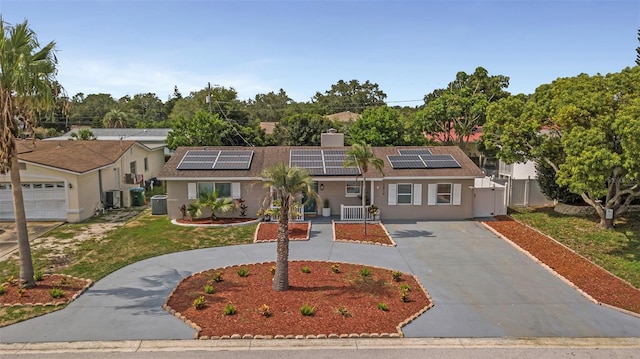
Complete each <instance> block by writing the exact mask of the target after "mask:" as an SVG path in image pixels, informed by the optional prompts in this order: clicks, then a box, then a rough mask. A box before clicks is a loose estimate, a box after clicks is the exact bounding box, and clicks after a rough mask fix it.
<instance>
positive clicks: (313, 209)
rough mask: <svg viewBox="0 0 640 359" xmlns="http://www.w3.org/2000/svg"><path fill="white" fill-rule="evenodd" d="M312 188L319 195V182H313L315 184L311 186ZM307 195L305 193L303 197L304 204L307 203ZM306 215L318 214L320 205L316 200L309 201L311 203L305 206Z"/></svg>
mask: <svg viewBox="0 0 640 359" xmlns="http://www.w3.org/2000/svg"><path fill="white" fill-rule="evenodd" d="M311 188H312V189H313V191H314V192H315V193H318V182H317V181H313V183H312V184H311ZM307 199H308V197H307V194H306V193H303V195H302V203H306V202H307ZM304 213H305V214H307V213H308V214H317V213H318V204H317V203H316V200H315V199H313V198H312V199H311V201H309V203H307V204H305V206H304Z"/></svg>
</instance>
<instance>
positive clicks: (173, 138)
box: [167, 110, 228, 150]
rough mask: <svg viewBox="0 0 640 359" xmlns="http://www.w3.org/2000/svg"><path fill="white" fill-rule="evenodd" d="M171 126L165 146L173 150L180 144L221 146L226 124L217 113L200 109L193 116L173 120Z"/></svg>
mask: <svg viewBox="0 0 640 359" xmlns="http://www.w3.org/2000/svg"><path fill="white" fill-rule="evenodd" d="M171 128H172V131H171V132H169V135H168V136H167V147H168V148H170V149H172V150H175V149H176V148H178V147H180V146H222V145H223V144H224V141H223V138H224V137H223V136H224V135H225V134H226V133H227V130H228V124H227V123H226V122H225V121H224V120H221V119H220V116H218V115H217V114H216V115H212V114H210V113H209V112H207V111H206V110H200V111H198V112H197V113H196V114H195V116H193V118H189V119H187V118H182V119H178V120H176V121H173V123H172V126H171Z"/></svg>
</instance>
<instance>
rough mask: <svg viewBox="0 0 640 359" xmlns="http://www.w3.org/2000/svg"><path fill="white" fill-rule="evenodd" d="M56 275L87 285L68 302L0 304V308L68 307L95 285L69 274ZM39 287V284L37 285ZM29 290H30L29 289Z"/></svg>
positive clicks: (88, 280) (89, 280)
mask: <svg viewBox="0 0 640 359" xmlns="http://www.w3.org/2000/svg"><path fill="white" fill-rule="evenodd" d="M51 275H53V274H49V275H48V276H51ZM55 275H57V276H60V277H66V278H71V279H75V280H81V281H84V282H85V285H84V286H83V287H82V288H81V289H80V290H79V291H77V292H75V293H74V294H73V295H72V296H71V298H69V299H67V300H58V301H51V302H46V303H11V304H10V303H4V304H0V308H3V307H4V308H7V307H12V308H21V307H50V306H53V307H58V306H61V305H67V304H70V303H71V302H73V301H74V300H76V299H77V298H78V297H79V296H80V295H81V294H82V293H84V292H85V291H86V290H87V289H89V288H90V287H91V286H92V285H93V281H92V280H91V279H86V278H79V277H74V276H70V275H68V274H60V273H55ZM5 284H7V283H2V285H5ZM36 286H37V284H36ZM27 290H28V289H27Z"/></svg>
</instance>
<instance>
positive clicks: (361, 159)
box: [344, 142, 384, 236]
mask: <svg viewBox="0 0 640 359" xmlns="http://www.w3.org/2000/svg"><path fill="white" fill-rule="evenodd" d="M369 165H371V166H372V167H373V168H375V169H376V171H378V172H382V168H383V167H384V162H383V161H382V159H380V158H378V157H376V155H375V154H373V152H372V151H371V146H370V145H368V144H366V143H364V142H362V143H354V144H353V145H352V146H351V148H350V149H348V150H347V158H346V159H345V161H344V166H345V167H347V166H357V167H358V168H359V169H360V172H361V173H362V187H361V188H360V195H361V196H362V216H363V219H364V220H363V224H364V235H365V236H366V235H367V210H366V209H367V206H366V202H365V200H366V197H367V196H366V189H367V171H369Z"/></svg>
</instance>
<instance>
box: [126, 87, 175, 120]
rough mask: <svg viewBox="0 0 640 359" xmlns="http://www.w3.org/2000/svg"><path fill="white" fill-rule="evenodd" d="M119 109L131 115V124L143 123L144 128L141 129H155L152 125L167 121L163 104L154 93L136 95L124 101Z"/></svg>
mask: <svg viewBox="0 0 640 359" xmlns="http://www.w3.org/2000/svg"><path fill="white" fill-rule="evenodd" d="M127 97H128V96H127ZM121 109H122V110H123V111H124V112H127V113H129V114H131V121H132V122H134V123H137V122H143V123H144V124H145V125H146V126H142V127H145V128H147V127H155V126H153V124H154V123H156V122H160V121H164V120H166V119H167V114H166V113H165V112H164V110H165V107H164V104H163V103H162V100H160V99H159V98H158V97H157V96H156V94H154V93H139V94H136V95H134V96H133V98H129V99H128V100H127V101H125V102H124V103H123V104H122V106H121Z"/></svg>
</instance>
